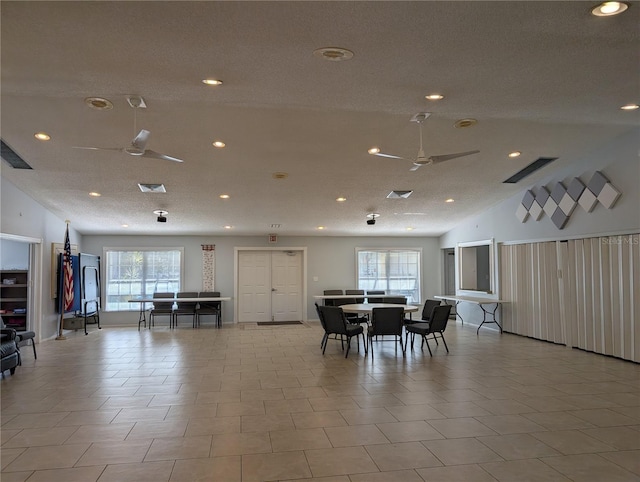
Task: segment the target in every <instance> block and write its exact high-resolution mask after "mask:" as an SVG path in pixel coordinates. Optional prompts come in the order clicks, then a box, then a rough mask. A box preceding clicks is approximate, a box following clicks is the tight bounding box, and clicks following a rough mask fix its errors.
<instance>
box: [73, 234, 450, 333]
mask: <svg viewBox="0 0 640 482" xmlns="http://www.w3.org/2000/svg"><path fill="white" fill-rule="evenodd" d="M202 244H215V246H216V249H215V252H216V255H215V256H216V261H215V263H216V275H215V289H216V291H220V292H221V294H222V295H223V296H233V293H234V286H233V282H234V272H233V270H234V259H233V257H234V248H236V247H268V248H278V247H282V248H302V247H305V248H307V273H306V280H307V290H308V292H307V313H306V317H307V318H306V319H317V315H316V312H315V306H314V301H315V300H314V298H313V296H314V295H320V294H322V292H323V290H325V289H332V288H336V289H347V288H355V287H356V286H357V277H356V260H355V248H356V247H361V248H362V247H367V248H371V247H385V248H391V247H394V248H395V247H412V248H414V247H417V248H422V270H423V271H422V278H423V285H422V295H423V298H426V297H428V296H433V295H435V294H438V293H439V292H440V291H441V289H442V288H441V279H442V274H441V266H440V265H441V263H440V250H439V248H438V240H437V238H416V237H413V238H409V237H393V238H374V237H331V236H310V237H297V236H281V237H279V238H278V242H277V243H275V244H273V243H269V242H268V239H267V236H266V235H265V236H220V237H216V236H89V235H85V236H83V240H82V251H83V252H84V253H88V254H94V255H98V256H103V248H105V247H111V248H122V247H131V248H134V247H184V253H185V255H184V257H185V259H184V283H183V289H184V290H185V291H200V290H201V289H202V249H201V245H202ZM103 267H104V260H103ZM103 274H104V268H103ZM103 277H104V276H103ZM314 277H317V278H318V281H314ZM223 308H224V313H223V319H224V320H225V321H232V320H233V304H232V303H225V304H224V307H223ZM133 309H134V310H135V309H137V306H136V305H134V306H133ZM137 319H138V318H137V315H136V314H135V313H128V312H119V313H118V312H114V313H103V314H102V315H101V316H100V321H101V322H103V324H104V325H105V326H108V325H110V324H113V325H116V324H117V325H120V324H129V325H131V324H135V323H137Z"/></svg>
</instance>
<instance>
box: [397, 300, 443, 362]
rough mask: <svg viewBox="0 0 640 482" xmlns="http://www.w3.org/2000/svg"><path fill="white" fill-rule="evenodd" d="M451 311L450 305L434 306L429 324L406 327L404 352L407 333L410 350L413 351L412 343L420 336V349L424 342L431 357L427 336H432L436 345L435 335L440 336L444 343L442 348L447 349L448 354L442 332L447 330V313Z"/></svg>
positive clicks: (405, 343) (405, 344)
mask: <svg viewBox="0 0 640 482" xmlns="http://www.w3.org/2000/svg"><path fill="white" fill-rule="evenodd" d="M450 311H451V305H440V306H436V307H435V308H434V309H433V312H432V314H431V321H429V323H414V324H413V325H406V326H405V330H406V331H407V336H406V338H405V341H404V346H405V350H406V348H407V341H408V340H409V333H411V349H412V350H413V341H414V339H415V336H416V335H420V336H421V337H422V344H421V345H420V349H422V348H423V347H424V343H425V341H426V342H427V348H428V349H429V355H431V356H433V353H431V347H430V346H429V340H428V336H429V335H432V336H433V339H434V340H435V342H436V344H438V339H437V338H436V335H438V334H439V335H440V338H442V342H443V343H444V347H445V348H446V349H447V353H449V347H448V346H447V342H446V341H445V339H444V330H446V328H447V322H448V321H449V312H450Z"/></svg>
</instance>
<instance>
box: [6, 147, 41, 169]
mask: <svg viewBox="0 0 640 482" xmlns="http://www.w3.org/2000/svg"><path fill="white" fill-rule="evenodd" d="M0 143H2V146H1V149H0V155H2V158H3V159H4V160H5V161H7V164H9V165H10V166H11V167H13V168H14V169H33V168H32V167H31V166H30V165H29V164H27V163H26V161H25V160H24V159H23V158H22V157H20V156H19V155H18V154H16V151H14V150H13V149H11V148H10V147H9V146H8V145H6V144H5V143H4V141H3V140H0Z"/></svg>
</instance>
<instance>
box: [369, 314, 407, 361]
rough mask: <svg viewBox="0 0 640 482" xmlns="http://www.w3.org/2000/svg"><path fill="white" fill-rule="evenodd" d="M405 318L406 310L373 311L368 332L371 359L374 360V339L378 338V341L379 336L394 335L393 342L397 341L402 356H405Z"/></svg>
mask: <svg viewBox="0 0 640 482" xmlns="http://www.w3.org/2000/svg"><path fill="white" fill-rule="evenodd" d="M403 318H404V308H400V307H395V306H390V307H388V308H374V309H373V310H371V326H370V327H369V329H368V330H367V338H368V340H369V348H370V350H371V359H373V345H372V343H373V338H374V337H376V340H377V337H378V335H382V336H384V335H393V336H394V339H393V341H394V342H395V341H397V342H398V343H399V344H400V349H401V350H402V356H404V354H405V347H404V346H403V345H402V327H403V326H404V325H403V321H404V320H403ZM383 341H384V340H383Z"/></svg>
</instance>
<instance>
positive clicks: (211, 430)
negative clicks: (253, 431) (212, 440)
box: [185, 416, 240, 437]
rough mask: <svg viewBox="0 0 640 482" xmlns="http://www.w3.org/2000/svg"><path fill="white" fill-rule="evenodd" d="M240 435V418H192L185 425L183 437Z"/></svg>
mask: <svg viewBox="0 0 640 482" xmlns="http://www.w3.org/2000/svg"><path fill="white" fill-rule="evenodd" d="M221 433H240V417H239V416H238V417H220V418H192V419H190V420H189V424H188V425H187V431H186V433H185V437H195V436H198V435H215V434H221Z"/></svg>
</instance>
